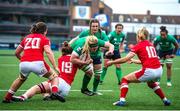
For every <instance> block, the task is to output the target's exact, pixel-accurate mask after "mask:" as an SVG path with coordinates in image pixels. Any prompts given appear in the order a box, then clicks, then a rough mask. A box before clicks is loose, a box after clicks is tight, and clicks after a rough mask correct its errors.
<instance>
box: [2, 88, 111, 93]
mask: <svg viewBox="0 0 180 111" xmlns="http://www.w3.org/2000/svg"><path fill="white" fill-rule="evenodd" d="M6 91H8V90H0V92H6ZM18 91H20V92H25V91H27V90H18ZM70 91H73V92H80V90H76V89H74V90H70ZM98 91H100V92H113V90H98Z"/></svg>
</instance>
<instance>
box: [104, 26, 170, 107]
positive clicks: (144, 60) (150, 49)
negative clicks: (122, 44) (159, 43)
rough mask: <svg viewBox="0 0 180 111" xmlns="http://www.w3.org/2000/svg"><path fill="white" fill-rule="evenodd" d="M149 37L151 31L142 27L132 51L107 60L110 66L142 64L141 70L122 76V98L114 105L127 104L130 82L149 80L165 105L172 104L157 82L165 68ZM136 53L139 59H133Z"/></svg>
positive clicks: (149, 83)
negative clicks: (127, 63) (130, 63)
mask: <svg viewBox="0 0 180 111" xmlns="http://www.w3.org/2000/svg"><path fill="white" fill-rule="evenodd" d="M148 38H149V32H148V31H147V30H146V28H142V29H140V30H139V31H138V33H137V37H136V40H137V42H138V43H137V44H136V45H135V46H134V47H133V48H132V49H131V51H130V52H129V53H128V54H127V55H126V56H125V57H123V58H120V59H116V60H114V61H109V62H107V65H108V66H109V65H112V64H121V63H125V62H128V61H130V62H133V63H137V64H142V69H141V70H138V71H134V72H132V73H130V74H128V75H126V76H124V77H123V78H122V80H121V86H120V90H121V93H120V99H119V100H118V101H117V102H115V103H113V105H117V106H124V105H125V104H126V101H125V98H126V94H127V93H128V84H129V83H140V82H147V85H148V87H149V88H152V89H153V90H154V92H155V93H156V94H157V95H158V96H159V97H160V98H161V100H162V102H163V103H164V105H165V106H169V105H170V104H171V102H170V101H169V100H168V99H167V98H166V97H165V95H164V93H163V91H162V90H161V88H160V86H159V85H158V84H157V83H156V81H157V79H159V78H160V77H161V76H162V72H163V70H162V67H161V64H160V62H159V59H158V56H157V54H156V50H155V48H154V46H153V44H151V43H150V42H149V41H148ZM136 54H137V56H138V58H139V60H134V59H132V58H133V57H134V56H135V55H136Z"/></svg>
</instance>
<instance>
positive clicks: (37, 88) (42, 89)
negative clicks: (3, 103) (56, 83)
mask: <svg viewBox="0 0 180 111" xmlns="http://www.w3.org/2000/svg"><path fill="white" fill-rule="evenodd" d="M50 92H51V91H50V86H49V83H48V82H47V81H45V82H42V83H40V84H38V85H34V86H32V87H31V88H30V89H28V90H27V91H26V92H25V93H24V94H22V95H21V96H13V101H17V102H18V101H25V100H26V99H30V98H32V97H33V96H34V95H36V94H42V93H50Z"/></svg>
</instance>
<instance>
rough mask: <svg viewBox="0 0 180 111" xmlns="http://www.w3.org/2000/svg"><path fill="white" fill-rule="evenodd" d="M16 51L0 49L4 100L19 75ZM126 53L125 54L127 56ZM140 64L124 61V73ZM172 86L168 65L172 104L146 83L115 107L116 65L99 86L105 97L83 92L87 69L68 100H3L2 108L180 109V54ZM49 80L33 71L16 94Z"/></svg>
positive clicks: (135, 87)
mask: <svg viewBox="0 0 180 111" xmlns="http://www.w3.org/2000/svg"><path fill="white" fill-rule="evenodd" d="M13 53H14V50H0V78H1V81H0V100H1V101H2V99H3V97H4V95H5V93H6V91H5V90H8V89H9V87H10V85H11V83H12V82H13V80H14V79H15V78H16V77H17V76H18V74H19V71H18V70H19V67H18V65H19V61H18V60H17V59H16V57H15V56H10V55H11V54H13ZM54 53H55V57H56V59H57V58H58V56H59V55H60V53H59V52H54ZM124 55H125V54H123V56H124ZM140 67H141V66H140V65H135V64H126V63H125V64H123V65H122V71H123V75H126V74H128V73H130V72H132V71H135V70H137V69H139V68H140ZM172 73H173V76H172V84H173V86H172V87H167V86H166V68H165V67H164V73H163V77H162V79H161V84H160V86H161V88H162V89H163V91H164V92H165V94H166V96H167V97H168V98H169V99H170V100H171V102H172V105H171V106H164V105H163V103H162V101H161V100H160V99H159V97H157V96H156V95H155V94H154V93H153V91H152V90H151V89H150V88H148V87H147V85H146V84H145V83H140V84H130V85H129V92H128V95H127V98H126V101H127V105H126V106H124V107H118V106H113V105H112V103H113V102H115V101H117V100H118V99H119V92H120V91H119V86H118V85H117V78H116V75H115V67H114V66H111V67H109V68H108V71H107V75H106V77H105V80H104V83H103V85H99V87H98V89H99V90H100V92H102V93H103V95H102V96H91V97H89V96H86V95H84V94H82V93H81V92H80V88H81V84H82V77H83V72H82V71H78V73H77V75H76V77H75V80H74V83H73V84H72V91H71V92H70V93H69V95H68V96H67V97H66V102H65V103H61V102H59V101H43V100H42V96H41V95H36V96H34V97H33V98H31V99H29V100H27V101H25V102H23V103H11V104H4V103H1V102H0V110H180V84H179V83H180V81H179V78H180V57H178V56H177V57H176V58H175V59H174V63H173V69H172ZM44 80H46V79H44V78H39V77H37V76H36V75H34V74H31V75H30V76H29V78H28V80H27V81H26V82H25V84H23V86H22V87H21V88H20V89H19V91H18V92H17V93H16V95H21V94H22V93H24V92H23V91H22V90H27V89H29V88H30V87H31V86H33V85H35V84H38V83H40V82H42V81H44ZM92 81H93V79H91V82H90V84H89V89H92Z"/></svg>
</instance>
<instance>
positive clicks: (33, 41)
mask: <svg viewBox="0 0 180 111" xmlns="http://www.w3.org/2000/svg"><path fill="white" fill-rule="evenodd" d="M39 45H40V38H27V39H26V41H25V47H24V49H30V48H31V49H39Z"/></svg>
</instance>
